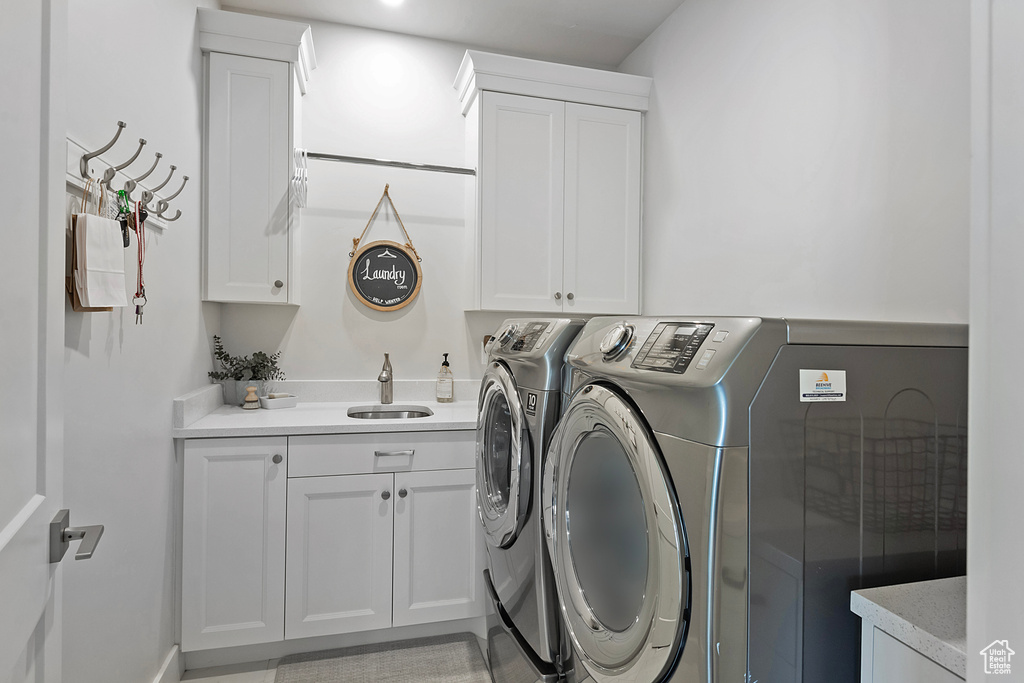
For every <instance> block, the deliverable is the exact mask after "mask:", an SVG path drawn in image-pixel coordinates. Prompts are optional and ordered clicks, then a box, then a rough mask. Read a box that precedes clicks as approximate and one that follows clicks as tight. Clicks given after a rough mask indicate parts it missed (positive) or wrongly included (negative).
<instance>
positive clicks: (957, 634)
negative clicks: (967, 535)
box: [850, 576, 967, 678]
mask: <svg viewBox="0 0 1024 683" xmlns="http://www.w3.org/2000/svg"><path fill="white" fill-rule="evenodd" d="M850 609H851V610H853V612H854V613H856V614H858V615H860V617H861V618H862V619H864V620H865V621H866V622H869V623H871V624H872V625H874V626H875V627H877V628H879V629H880V630H882V631H885V632H886V633H888V634H889V635H891V636H892V637H893V638H896V639H897V640H899V641H900V642H902V643H904V644H906V645H908V646H909V647H911V648H913V649H914V650H916V651H918V652H920V653H921V654H922V655H924V656H925V657H928V658H929V659H931V660H932V661H934V662H937V663H938V664H940V665H942V666H944V667H945V668H947V669H949V670H950V671H952V672H953V673H955V674H957V675H959V676H960V677H961V678H967V577H966V576H957V577H954V578H951V579H936V580H934V581H920V582H918V583H904V584H900V585H897V586H882V587H880V588H867V589H864V590H859V591H853V593H852V594H851V595H850Z"/></svg>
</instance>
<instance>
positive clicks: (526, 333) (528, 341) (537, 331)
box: [509, 321, 552, 353]
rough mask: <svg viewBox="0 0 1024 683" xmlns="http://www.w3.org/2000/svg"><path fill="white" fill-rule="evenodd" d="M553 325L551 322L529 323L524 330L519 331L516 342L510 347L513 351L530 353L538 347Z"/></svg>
mask: <svg viewBox="0 0 1024 683" xmlns="http://www.w3.org/2000/svg"><path fill="white" fill-rule="evenodd" d="M551 325H552V323H551V322H549V321H543V322H541V321H538V322H532V323H527V324H526V326H525V327H523V328H522V330H519V331H518V332H519V333H518V335H517V336H516V340H515V341H514V342H512V345H511V346H510V347H509V349H510V350H511V351H523V352H524V353H529V352H530V351H533V350H534V349H535V348H536V347H537V342H538V341H540V338H541V337H542V336H543V335H544V333H545V332H547V330H548V328H549V327H550V326H551Z"/></svg>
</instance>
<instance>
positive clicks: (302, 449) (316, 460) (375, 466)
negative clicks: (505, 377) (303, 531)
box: [288, 430, 476, 477]
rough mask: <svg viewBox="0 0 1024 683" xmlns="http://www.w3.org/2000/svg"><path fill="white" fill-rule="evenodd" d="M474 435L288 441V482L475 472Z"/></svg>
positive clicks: (297, 438)
mask: <svg viewBox="0 0 1024 683" xmlns="http://www.w3.org/2000/svg"><path fill="white" fill-rule="evenodd" d="M475 445H476V432H475V431H470V430H467V431H458V432H387V433H377V434H323V435H311V436H291V437H288V476H289V477H323V476H330V475H334V474H364V473H370V472H415V471H420V470H448V469H462V468H472V467H475V450H476V449H475Z"/></svg>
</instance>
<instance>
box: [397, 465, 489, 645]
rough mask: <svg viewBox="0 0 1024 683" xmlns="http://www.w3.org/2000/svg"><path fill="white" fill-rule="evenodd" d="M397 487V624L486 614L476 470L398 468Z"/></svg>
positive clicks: (408, 624) (423, 622)
mask: <svg viewBox="0 0 1024 683" xmlns="http://www.w3.org/2000/svg"><path fill="white" fill-rule="evenodd" d="M395 490H396V491H397V492H398V501H397V502H396V503H395V574H394V588H395V592H394V604H393V605H392V614H393V617H392V624H393V625H394V626H411V625H412V624H426V623H430V622H434V621H448V620H449V619H462V618H467V617H475V616H479V615H481V614H483V605H482V604H481V601H480V598H481V597H482V596H481V595H480V591H479V583H480V575H481V572H482V571H483V567H477V566H476V561H477V548H476V542H475V541H476V538H477V536H478V534H479V529H478V527H479V526H480V522H479V520H478V519H477V516H476V470H470V469H461V470H437V471H429V472H399V473H396V474H395ZM403 492H405V495H403Z"/></svg>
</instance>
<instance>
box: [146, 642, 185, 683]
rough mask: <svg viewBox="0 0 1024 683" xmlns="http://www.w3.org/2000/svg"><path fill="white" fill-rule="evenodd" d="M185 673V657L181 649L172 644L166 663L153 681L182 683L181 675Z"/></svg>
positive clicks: (157, 682)
mask: <svg viewBox="0 0 1024 683" xmlns="http://www.w3.org/2000/svg"><path fill="white" fill-rule="evenodd" d="M184 673H185V659H184V658H183V657H182V656H181V649H180V648H179V647H178V646H177V645H176V644H175V645H172V646H171V649H170V651H169V652H168V653H167V657H165V658H164V663H163V665H162V666H161V667H160V671H158V672H157V674H156V678H154V679H153V683H180V682H181V676H182V674H184Z"/></svg>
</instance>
